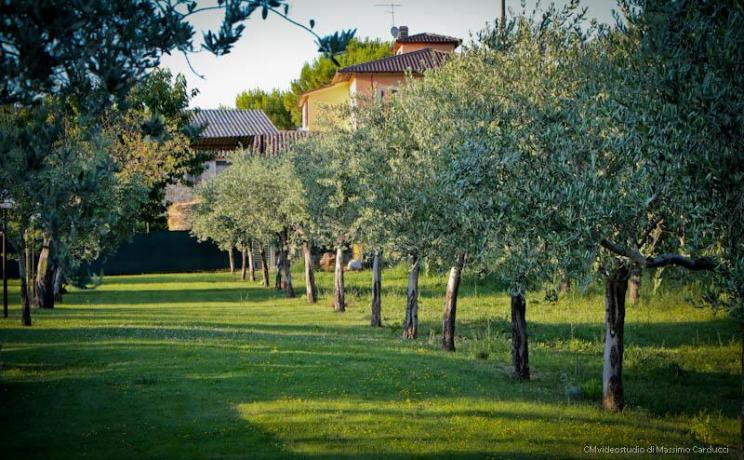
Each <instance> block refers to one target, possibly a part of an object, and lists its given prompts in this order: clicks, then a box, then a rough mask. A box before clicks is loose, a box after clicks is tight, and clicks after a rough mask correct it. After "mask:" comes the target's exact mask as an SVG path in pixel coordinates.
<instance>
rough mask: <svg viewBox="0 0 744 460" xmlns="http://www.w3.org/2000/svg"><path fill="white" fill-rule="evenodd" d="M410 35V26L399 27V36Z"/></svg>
mask: <svg viewBox="0 0 744 460" xmlns="http://www.w3.org/2000/svg"><path fill="white" fill-rule="evenodd" d="M406 37H408V26H400V27H399V28H398V38H406Z"/></svg>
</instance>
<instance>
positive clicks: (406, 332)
mask: <svg viewBox="0 0 744 460" xmlns="http://www.w3.org/2000/svg"><path fill="white" fill-rule="evenodd" d="M420 269H421V264H420V262H419V258H418V256H413V258H412V259H411V267H410V268H409V269H408V294H407V296H406V322H405V324H404V325H403V338H404V339H415V338H416V337H418V295H419V287H418V282H419V271H420Z"/></svg>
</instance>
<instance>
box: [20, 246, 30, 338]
mask: <svg viewBox="0 0 744 460" xmlns="http://www.w3.org/2000/svg"><path fill="white" fill-rule="evenodd" d="M27 253H28V251H27V250H26V248H24V247H22V248H20V250H19V251H18V275H19V276H20V278H21V303H22V313H21V324H23V325H24V326H30V325H31V299H30V295H29V292H28V282H27V274H28V273H27V270H26V267H27V265H26V254H27Z"/></svg>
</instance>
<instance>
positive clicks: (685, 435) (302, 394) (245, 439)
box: [0, 268, 740, 459]
mask: <svg viewBox="0 0 744 460" xmlns="http://www.w3.org/2000/svg"><path fill="white" fill-rule="evenodd" d="M299 275H300V274H299V273H297V275H296V277H295V279H296V280H299V281H300V282H301V277H300V276H299ZM369 278H370V274H369V272H363V273H348V274H347V282H348V285H349V291H350V295H349V298H348V301H349V308H348V311H347V312H346V313H343V314H338V313H334V312H333V311H332V309H331V307H330V296H329V294H330V291H329V290H330V289H331V287H332V279H331V275H330V274H320V275H319V283H320V286H321V294H323V295H324V296H323V297H322V298H321V301H320V302H319V303H318V304H317V305H308V304H306V303H305V301H304V299H303V298H302V297H298V298H297V299H286V298H284V297H283V295H282V294H281V293H278V292H276V291H274V290H273V289H264V288H262V287H260V286H259V285H258V284H255V283H249V282H241V281H239V280H238V279H237V278H235V277H233V276H231V275H230V274H227V273H201V274H174V275H147V276H122V277H107V278H106V279H105V281H104V284H103V285H101V286H100V287H99V288H98V289H96V290H93V291H75V292H72V293H70V294H68V295H67V296H66V298H65V302H64V303H63V304H61V305H59V306H58V308H56V309H55V310H54V311H34V325H33V326H32V327H31V328H22V327H21V326H20V320H19V318H20V316H19V315H20V311H19V310H18V308H17V306H16V305H14V307H15V308H14V309H12V310H11V317H10V318H9V319H7V320H0V342H1V343H2V354H0V361H2V370H1V371H0V372H1V374H0V452H2V454H0V457H2V458H23V459H27V458H74V459H78V458H127V459H129V458H138V459H139V458H158V459H161V458H169V459H170V458H221V459H227V458H251V459H253V458H344V457H353V458H418V457H421V458H441V459H445V458H447V459H449V458H530V457H531V458H546V457H547V458H550V457H552V458H581V457H586V456H587V455H586V454H585V453H584V446H585V445H597V446H614V447H621V446H629V447H632V446H636V445H639V446H644V447H647V446H649V445H663V446H667V447H674V446H687V447H692V446H694V445H718V446H728V447H730V448H731V450H730V453H729V455H730V456H734V455H735V452H734V451H733V448H734V447H735V446H736V444H737V439H738V421H737V414H738V401H739V384H738V382H739V372H740V369H739V362H738V352H739V347H740V342H739V338H738V335H737V329H736V327H735V325H734V324H733V322H731V321H730V320H729V319H727V318H726V317H725V316H722V315H714V314H713V313H712V312H711V311H709V310H705V309H696V308H693V307H691V306H689V305H687V304H685V303H684V302H683V301H682V300H681V299H682V296H681V295H680V294H679V293H666V294H658V295H656V296H651V295H650V294H649V293H647V294H646V295H645V296H644V299H643V301H642V302H641V304H640V305H638V306H635V307H629V308H628V313H627V328H626V346H627V348H626V360H625V385H626V398H627V401H628V407H627V409H626V410H625V411H624V412H623V413H622V414H609V413H605V412H603V411H602V410H600V409H599V398H600V393H601V381H600V376H601V365H602V361H601V360H602V337H603V327H602V320H603V315H604V311H603V307H602V299H601V297H600V296H599V295H598V294H597V293H596V292H590V293H588V294H586V295H580V294H578V293H575V294H571V295H569V296H567V297H565V298H561V299H560V300H559V301H558V302H557V303H548V302H546V301H545V300H544V294H541V293H532V294H530V295H529V296H528V302H529V303H528V313H527V316H528V321H529V332H530V341H531V342H530V347H531V348H530V361H531V362H530V365H531V369H532V373H533V376H534V378H533V380H532V381H530V382H528V383H518V382H514V381H513V380H511V379H510V378H509V369H508V366H509V351H510V346H509V323H508V318H509V305H508V298H507V297H506V295H505V294H504V293H503V292H502V291H501V290H500V289H498V288H497V286H495V285H494V284H492V283H487V282H483V281H478V280H476V279H475V278H466V279H465V280H464V284H463V286H462V290H461V300H460V303H459V306H458V317H457V319H458V329H457V335H458V340H457V347H458V351H457V352H456V353H453V354H448V353H444V352H442V351H440V349H439V341H438V337H437V335H438V334H439V333H440V332H441V330H440V329H441V325H440V318H441V307H442V295H443V290H444V284H445V283H444V281H445V280H444V278H443V277H442V276H433V275H432V276H422V279H421V293H422V299H421V307H420V314H419V317H420V323H421V327H420V338H419V339H418V340H416V341H403V340H401V339H399V336H400V333H401V323H402V318H403V310H404V302H405V273H404V271H403V270H402V269H400V268H396V269H390V270H387V271H385V273H384V276H383V296H384V297H383V322H384V324H385V327H384V328H382V329H373V328H370V327H368V326H367V324H368V321H369V313H368V310H369V308H368V305H369V293H370V291H369V286H368V284H369ZM298 284H299V285H298V294H299V293H300V292H301V291H302V286H301V284H300V283H298ZM13 288H14V289H15V292H17V287H16V286H15V285H14V286H13ZM12 298H13V299H14V300H15V298H16V295H15V293H14V295H13V296H12ZM15 303H17V302H15ZM574 386H575V387H579V388H581V390H582V396H581V397H579V398H578V399H569V398H568V396H567V389H568V388H569V387H574ZM672 457H674V456H672ZM679 457H687V456H686V455H680V456H679ZM708 458H710V456H708Z"/></svg>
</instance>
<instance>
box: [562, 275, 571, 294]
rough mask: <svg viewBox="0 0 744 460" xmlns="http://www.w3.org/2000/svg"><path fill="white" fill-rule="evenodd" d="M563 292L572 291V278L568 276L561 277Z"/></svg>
mask: <svg viewBox="0 0 744 460" xmlns="http://www.w3.org/2000/svg"><path fill="white" fill-rule="evenodd" d="M560 291H561V294H568V293H570V292H571V278H569V277H568V276H563V277H561V288H560Z"/></svg>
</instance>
